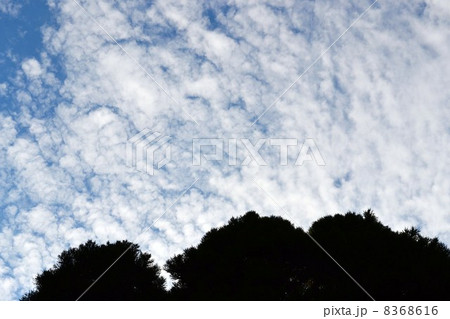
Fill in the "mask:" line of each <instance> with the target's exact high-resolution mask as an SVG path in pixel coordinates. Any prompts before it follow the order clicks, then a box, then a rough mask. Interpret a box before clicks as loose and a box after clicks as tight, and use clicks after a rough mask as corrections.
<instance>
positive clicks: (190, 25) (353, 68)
mask: <svg viewBox="0 0 450 319" xmlns="http://www.w3.org/2000/svg"><path fill="white" fill-rule="evenodd" d="M371 3H372V2H371V1H365V0H364V1H359V0H358V1H356V0H355V1H346V0H342V1H334V0H333V1H331V0H329V1H326V0H319V1H303V0H285V1H258V2H249V1H238V0H236V1H214V2H212V3H211V2H209V1H189V2H188V3H183V4H182V3H180V2H179V1H167V0H165V1H153V2H149V1H143V0H131V1H126V2H120V1H110V0H98V1H97V0H96V1H73V0H64V1H54V0H48V1H31V0H30V1H22V2H16V1H9V0H4V1H2V2H1V3H0V29H1V32H0V40H1V41H0V66H1V72H0V163H1V165H0V176H1V178H0V212H1V215H0V299H4V300H9V299H17V298H19V297H20V296H21V295H22V294H23V293H24V292H26V291H27V290H29V289H30V288H32V286H33V277H34V276H35V275H36V274H37V273H39V272H41V271H42V270H43V269H44V268H48V267H50V266H51V265H53V264H54V262H55V260H56V258H57V256H58V254H59V253H60V252H61V251H62V250H64V249H66V248H68V247H70V246H76V245H79V244H80V243H83V242H84V241H86V240H88V239H93V240H96V241H98V242H106V241H108V240H109V241H113V240H118V239H128V240H132V241H135V242H138V243H139V244H140V245H141V247H142V248H143V249H144V250H148V251H150V252H151V253H152V255H153V257H154V258H155V260H156V261H157V262H158V263H159V264H160V265H162V264H163V263H164V261H165V260H166V259H167V258H169V257H170V256H172V255H174V254H176V253H179V252H180V251H181V250H182V249H183V248H186V247H188V246H190V245H195V244H197V243H198V242H199V240H200V238H201V237H202V235H203V234H204V233H205V232H206V231H208V230H209V229H210V228H211V227H214V226H219V225H222V224H223V223H225V222H226V221H227V220H228V219H229V218H230V217H232V216H237V215H242V214H244V213H245V212H246V211H249V210H256V211H257V212H258V213H260V214H262V215H271V214H276V215H282V216H283V214H284V210H286V211H288V212H289V215H290V219H291V220H292V222H293V223H294V224H296V225H298V226H302V227H305V228H307V227H308V226H309V225H311V223H312V222H313V221H314V220H316V219H317V218H319V217H321V216H324V215H327V214H334V213H345V212H347V211H356V212H363V211H364V210H366V209H368V208H372V209H373V210H374V212H375V214H376V215H377V216H378V217H379V218H380V220H381V221H382V222H383V223H385V224H388V225H389V226H390V227H392V228H393V229H395V230H401V229H404V228H405V227H411V226H415V227H419V228H420V229H421V230H422V233H423V234H424V235H427V236H432V237H435V236H437V237H439V238H440V240H441V241H443V242H445V243H447V244H449V243H450V214H449V209H448V207H450V197H449V194H450V182H449V180H450V179H449V178H448V177H449V176H450V165H449V164H450V162H449V161H450V156H449V155H450V154H449V149H448V145H449V142H450V127H449V124H448V123H450V108H449V101H450V92H449V90H448V86H449V84H450V78H449V74H450V65H449V63H448V61H449V60H450V47H449V45H448V43H450V42H449V40H450V27H449V24H450V22H449V21H450V8H449V6H448V4H447V3H446V1H445V0H435V1H419V0H414V1H411V0H400V1H395V2H394V3H392V2H389V3H388V2H387V1H383V0H380V1H378V2H377V3H376V4H375V5H373V6H372V7H371V8H370V9H369V10H368V11H367V12H366V13H365V14H364V15H363V16H362V17H360V15H361V13H363V12H364V11H365V10H366V9H367V8H368V7H369V6H370V5H371ZM358 17H360V19H359V20H358V21H357V23H355V24H354V25H353V26H352V27H351V28H350V29H349V30H348V32H345V34H344V35H343V36H342V37H341V38H339V41H337V42H336V43H335V44H334V45H333V46H332V47H331V48H329V50H326V49H327V48H328V47H329V46H330V44H332V43H333V42H334V41H335V40H336V39H338V37H339V36H340V35H342V33H343V32H344V31H345V30H346V29H347V28H348V27H349V26H350V25H352V23H353V22H354V21H355V19H357V18H358ZM113 39H114V40H113ZM324 50H326V52H324ZM318 57H320V59H319V60H317V61H316V63H313V62H314V61H315V60H316V59H317V58H318ZM312 63H313V64H312ZM310 66H311V67H310ZM306 69H307V70H308V71H307V72H306V73H304V75H303V76H301V78H299V76H300V75H301V74H302V73H303V72H304V71H305V70H306ZM294 82H295V84H293V83H294ZM292 84H293V85H292ZM288 88H289V89H288ZM286 89H288V90H286ZM283 92H284V93H283ZM282 93H283V94H282ZM280 95H282V96H280ZM274 101H276V103H273V102H274ZM268 107H270V108H269V109H268ZM267 109H268V110H267ZM266 110H267V111H266ZM257 119H258V120H257ZM255 120H257V122H256V123H255V124H254V125H252V123H254V121H255ZM145 128H148V129H150V130H152V131H158V132H161V133H162V134H163V135H165V136H170V145H171V150H172V159H171V161H170V162H169V163H168V164H167V165H165V166H164V167H163V168H162V169H160V170H157V171H156V172H155V174H154V175H149V174H146V173H144V172H141V171H139V170H137V169H136V168H135V167H132V166H129V165H127V161H126V158H127V154H126V145H127V140H128V139H130V138H131V137H132V136H134V135H135V134H136V133H138V132H140V131H142V130H144V129H145ZM199 138H213V139H214V138H215V139H219V138H220V139H224V141H225V142H224V143H228V141H229V140H230V139H236V141H237V143H238V147H239V148H238V152H240V153H239V154H238V155H239V158H238V164H241V163H242V161H243V160H244V159H245V157H246V155H248V153H245V147H243V145H244V144H242V143H245V141H250V142H251V143H252V144H253V145H256V144H257V142H258V140H261V139H264V140H265V141H266V143H265V144H264V145H263V146H262V147H261V150H260V151H261V154H262V155H263V156H264V159H265V160H266V161H267V164H268V165H265V166H259V165H257V162H256V161H255V160H253V161H250V162H249V163H248V165H234V166H233V165H232V166H230V165H229V162H228V159H227V158H225V160H223V161H217V160H216V161H207V160H206V161H205V162H204V163H203V164H202V165H200V166H195V165H192V160H193V154H192V143H193V139H199ZM271 139H272V140H273V139H291V140H296V141H298V145H295V146H290V147H289V152H288V159H289V161H288V162H289V164H288V165H280V164H279V156H280V154H279V152H277V151H276V150H277V148H276V147H275V146H273V145H272V146H270V140H271ZM307 139H310V140H313V141H314V142H315V145H316V146H317V149H318V150H319V151H320V155H321V156H322V157H323V160H324V162H325V163H326V164H325V165H317V163H316V162H315V161H314V160H311V161H306V162H305V163H304V165H301V166H296V165H293V164H292V163H294V162H295V160H296V158H297V155H298V152H299V151H300V149H301V144H302V143H303V142H304V141H306V140H307ZM242 141H244V142H242ZM224 145H225V146H224V147H225V151H226V152H228V153H227V154H228V156H229V153H230V152H229V149H227V144H224ZM278 205H280V206H282V209H281V208H280V207H279V206H278ZM160 216H162V217H160ZM285 217H286V216H285Z"/></svg>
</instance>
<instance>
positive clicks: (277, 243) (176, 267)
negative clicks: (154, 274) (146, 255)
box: [165, 212, 314, 300]
mask: <svg viewBox="0 0 450 319" xmlns="http://www.w3.org/2000/svg"><path fill="white" fill-rule="evenodd" d="M313 248H314V247H313V246H312V245H311V241H310V240H309V238H308V237H307V235H306V234H305V233H304V231H303V230H301V229H299V228H297V229H296V228H295V227H294V226H293V225H292V224H291V223H290V222H289V221H287V220H284V219H282V218H280V217H263V218H262V217H260V216H258V215H257V214H256V213H255V212H248V213H247V214H246V215H244V216H243V217H240V218H232V219H231V220H230V221H229V223H228V225H226V226H223V227H221V228H219V229H212V230H211V231H209V232H208V233H207V234H206V235H205V236H204V237H203V239H202V240H201V243H200V244H199V245H198V247H197V248H189V249H186V250H185V251H184V253H183V254H180V255H177V256H175V257H173V258H172V259H170V260H168V261H167V263H166V265H165V270H167V271H168V272H169V273H170V274H171V276H172V278H173V279H174V280H175V281H176V282H175V284H174V286H173V287H172V289H171V297H172V298H173V299H178V300H179V299H181V300H210V299H212V300H286V299H300V298H301V297H302V294H303V292H304V289H303V288H302V284H304V283H305V282H307V279H308V274H307V272H306V271H305V269H308V268H309V267H310V266H309V263H310V261H311V259H309V258H308V257H309V256H310V255H311V250H312V249H313Z"/></svg>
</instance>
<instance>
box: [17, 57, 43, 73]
mask: <svg viewBox="0 0 450 319" xmlns="http://www.w3.org/2000/svg"><path fill="white" fill-rule="evenodd" d="M22 70H23V71H24V72H25V74H26V75H27V76H28V77H29V78H37V77H39V76H40V75H41V74H42V68H41V64H40V63H39V62H38V61H37V60H36V59H28V60H25V61H24V62H23V63H22Z"/></svg>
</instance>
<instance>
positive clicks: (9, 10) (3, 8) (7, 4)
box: [0, 0, 22, 17]
mask: <svg viewBox="0 0 450 319" xmlns="http://www.w3.org/2000/svg"><path fill="white" fill-rule="evenodd" d="M21 7H22V6H21V5H20V4H18V3H14V2H13V1H10V0H2V2H0V12H1V13H4V14H9V15H11V16H14V17H16V16H17V15H18V14H19V12H20V9H21Z"/></svg>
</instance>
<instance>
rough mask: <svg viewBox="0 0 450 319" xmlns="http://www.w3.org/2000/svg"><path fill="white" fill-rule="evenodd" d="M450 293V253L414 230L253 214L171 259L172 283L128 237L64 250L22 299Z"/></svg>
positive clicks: (367, 216)
mask: <svg viewBox="0 0 450 319" xmlns="http://www.w3.org/2000/svg"><path fill="white" fill-rule="evenodd" d="M312 238H314V240H316V241H317V243H319V244H320V245H321V246H322V248H323V249H324V250H326V251H327V252H328V253H329V254H330V255H331V256H332V257H333V258H334V259H335V261H336V262H337V263H339V265H341V266H342V267H343V268H344V269H345V270H346V271H347V272H348V274H350V275H351V276H352V277H353V279H354V280H356V281H357V282H358V283H359V285H361V286H362V287H363V288H364V289H365V290H366V291H367V293H369V294H370V295H371V296H372V297H373V298H374V299H376V300H450V250H449V249H448V248H447V247H446V246H445V245H444V244H442V243H440V242H439V241H438V240H437V239H436V238H434V239H430V238H426V237H423V236H422V235H420V232H419V231H418V230H417V229H415V228H411V229H406V230H404V231H402V232H394V231H392V230H391V229H390V228H389V227H387V226H384V225H383V224H381V223H380V222H379V221H378V220H377V218H376V217H375V215H374V214H373V213H372V211H370V210H368V211H366V212H365V213H364V214H363V215H359V214H355V213H347V214H346V215H335V216H327V217H324V218H321V219H319V220H317V221H316V222H314V223H313V225H312V226H311V227H310V229H309V230H308V233H306V232H304V231H303V230H302V229H301V228H296V227H294V226H293V225H292V224H291V223H290V222H289V221H287V220H285V219H283V218H281V217H274V216H272V217H260V216H259V215H258V214H256V213H255V212H248V213H247V214H245V215H244V216H242V217H239V218H232V219H231V220H230V221H229V222H228V224H227V225H225V226H223V227H220V228H214V229H212V230H210V231H209V232H208V233H206V234H205V236H204V237H203V238H202V240H201V242H200V244H199V245H198V246H196V247H190V248H187V249H185V250H184V252H183V253H182V254H179V255H176V256H174V257H172V258H171V259H169V260H168V261H167V262H166V264H165V265H164V269H165V270H166V271H167V272H168V273H169V274H170V276H171V278H172V279H173V286H172V287H171V289H170V290H167V289H166V282H165V279H164V278H163V277H162V276H161V273H160V272H161V269H160V268H159V267H158V266H157V265H156V264H155V263H154V262H153V260H152V259H151V255H150V254H149V253H145V252H141V251H140V250H139V246H138V245H136V244H132V243H130V242H127V241H119V242H116V243H107V244H106V245H97V244H96V243H94V242H92V241H88V242H87V243H85V244H83V245H80V246H79V247H78V248H71V249H69V250H67V251H64V252H63V253H62V254H61V255H60V256H59V258H58V262H57V264H56V265H55V266H54V267H53V268H52V269H49V270H46V271H44V272H43V273H42V274H40V275H38V276H37V277H36V288H35V290H33V291H30V292H29V293H27V294H25V295H24V296H23V297H22V300H76V299H77V298H78V297H79V296H80V295H81V294H82V293H83V292H84V291H86V289H87V288H88V287H89V286H90V285H91V284H92V283H94V281H95V280H96V279H97V278H98V276H99V275H101V274H102V273H103V272H104V271H105V270H106V269H107V268H108V267H109V266H110V265H111V263H113V262H114V261H115V260H116V259H117V258H118V257H119V256H120V255H122V253H123V252H124V251H125V250H127V249H128V250H127V252H126V253H125V254H123V256H122V257H121V258H120V259H119V260H118V261H117V262H116V263H115V264H114V265H113V266H112V267H111V268H110V269H109V270H108V271H107V272H106V273H105V274H104V276H103V277H102V278H101V279H100V280H98V282H96V283H95V284H94V285H93V286H92V288H91V289H89V290H88V291H87V292H86V293H85V294H84V295H83V296H82V298H81V300H370V297H369V296H368V294H367V293H366V292H364V291H363V290H362V289H361V288H360V287H359V286H358V285H357V284H356V283H355V282H354V280H352V279H351V278H350V277H349V276H348V275H347V274H346V273H345V272H344V271H343V270H342V269H341V268H340V267H339V266H338V265H337V264H336V262H335V261H333V259H332V258H330V256H329V255H327V254H326V253H325V252H324V250H322V249H321V248H320V247H319V246H318V245H317V243H315V242H314V240H313V239H312Z"/></svg>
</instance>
